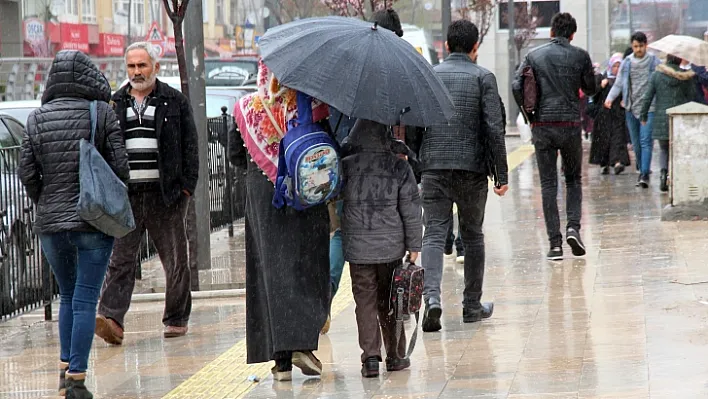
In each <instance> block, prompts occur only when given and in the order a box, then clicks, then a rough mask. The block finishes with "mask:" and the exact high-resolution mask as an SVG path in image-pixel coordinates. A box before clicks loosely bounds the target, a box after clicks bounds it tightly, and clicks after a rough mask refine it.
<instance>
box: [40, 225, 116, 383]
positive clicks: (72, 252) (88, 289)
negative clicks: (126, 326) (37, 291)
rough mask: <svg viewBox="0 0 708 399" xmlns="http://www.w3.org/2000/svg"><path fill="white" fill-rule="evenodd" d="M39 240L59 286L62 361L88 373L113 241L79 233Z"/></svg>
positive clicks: (95, 235) (102, 236)
mask: <svg viewBox="0 0 708 399" xmlns="http://www.w3.org/2000/svg"><path fill="white" fill-rule="evenodd" d="M39 239H40V241H41V242H42V250H43V251H44V254H45V255H46V257H47V260H48V261H49V265H50V266H51V267H52V271H53V272H54V276H55V277H56V280H57V283H58V284H59V295H60V297H61V302H60V306H59V341H60V344H61V354H60V360H61V361H62V362H68V363H69V371H70V372H72V373H83V372H86V369H87V368H88V358H89V352H90V351H91V343H92V342H93V334H94V330H95V329H96V305H97V304H98V296H99V295H100V293H101V285H103V278H104V277H105V275H106V270H107V269H108V260H109V258H110V256H111V252H112V251H113V240H114V239H113V237H109V236H107V235H105V234H103V233H87V232H78V231H65V232H61V233H54V234H41V235H40V236H39Z"/></svg>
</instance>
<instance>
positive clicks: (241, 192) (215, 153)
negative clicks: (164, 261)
mask: <svg viewBox="0 0 708 399" xmlns="http://www.w3.org/2000/svg"><path fill="white" fill-rule="evenodd" d="M222 112H223V115H222V116H219V117H215V118H209V119H208V121H207V134H208V135H209V211H210V212H209V214H210V218H209V222H210V223H211V231H217V230H220V229H223V228H227V227H228V229H229V235H231V236H233V222H234V221H235V220H238V219H240V218H242V217H243V216H244V206H245V203H246V188H245V182H246V173H245V171H241V170H236V169H235V168H234V167H233V166H232V165H231V162H229V157H228V140H229V137H228V133H229V129H230V128H231V127H232V124H233V123H235V122H234V119H233V117H232V116H231V115H228V114H227V113H226V109H225V108H223V109H222ZM229 193H230V194H229ZM156 255H157V249H156V248H155V246H154V245H153V243H152V241H151V240H150V237H149V236H148V234H147V233H146V234H145V236H144V238H143V241H142V245H141V248H140V260H141V261H145V260H148V259H151V258H153V257H155V256H156ZM140 274H141V273H140V268H138V278H140Z"/></svg>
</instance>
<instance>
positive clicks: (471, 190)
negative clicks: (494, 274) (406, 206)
mask: <svg viewBox="0 0 708 399" xmlns="http://www.w3.org/2000/svg"><path fill="white" fill-rule="evenodd" d="M488 191H489V187H488V180H487V176H485V175H484V174H481V173H475V172H469V171H464V170H434V171H428V172H425V173H423V210H424V213H423V222H424V223H425V233H424V235H423V252H422V261H423V267H424V268H425V289H424V291H423V295H424V296H425V301H426V303H428V304H437V305H438V306H440V303H441V302H440V296H441V295H440V290H441V284H442V274H443V256H444V255H443V251H444V249H445V241H446V239H447V234H448V230H449V227H450V213H451V211H452V204H453V203H456V204H457V216H458V218H459V222H460V235H461V236H462V243H463V245H464V250H465V290H464V293H463V297H464V300H463V305H464V306H465V307H468V308H478V307H479V306H481V305H480V300H481V298H482V283H483V281H484V233H483V231H482V225H483V224H484V210H485V207H486V205H487V193H488Z"/></svg>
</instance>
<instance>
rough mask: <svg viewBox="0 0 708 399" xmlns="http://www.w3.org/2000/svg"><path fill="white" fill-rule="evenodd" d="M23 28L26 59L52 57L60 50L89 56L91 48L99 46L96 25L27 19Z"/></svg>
mask: <svg viewBox="0 0 708 399" xmlns="http://www.w3.org/2000/svg"><path fill="white" fill-rule="evenodd" d="M23 28H24V29H23V33H24V55H25V56H27V57H52V56H54V54H56V52H58V51H61V50H79V51H82V52H84V53H87V54H89V51H90V49H91V47H92V46H93V47H98V45H99V44H100V35H99V34H98V27H97V26H96V25H87V24H69V23H60V24H55V23H52V22H47V23H45V22H44V21H41V20H40V19H38V18H27V19H25V21H24V26H23Z"/></svg>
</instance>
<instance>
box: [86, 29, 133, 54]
mask: <svg viewBox="0 0 708 399" xmlns="http://www.w3.org/2000/svg"><path fill="white" fill-rule="evenodd" d="M90 47H91V55H95V56H98V57H122V56H123V54H124V53H125V36H123V35H117V34H113V33H100V34H99V35H98V44H96V45H91V46H90Z"/></svg>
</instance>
